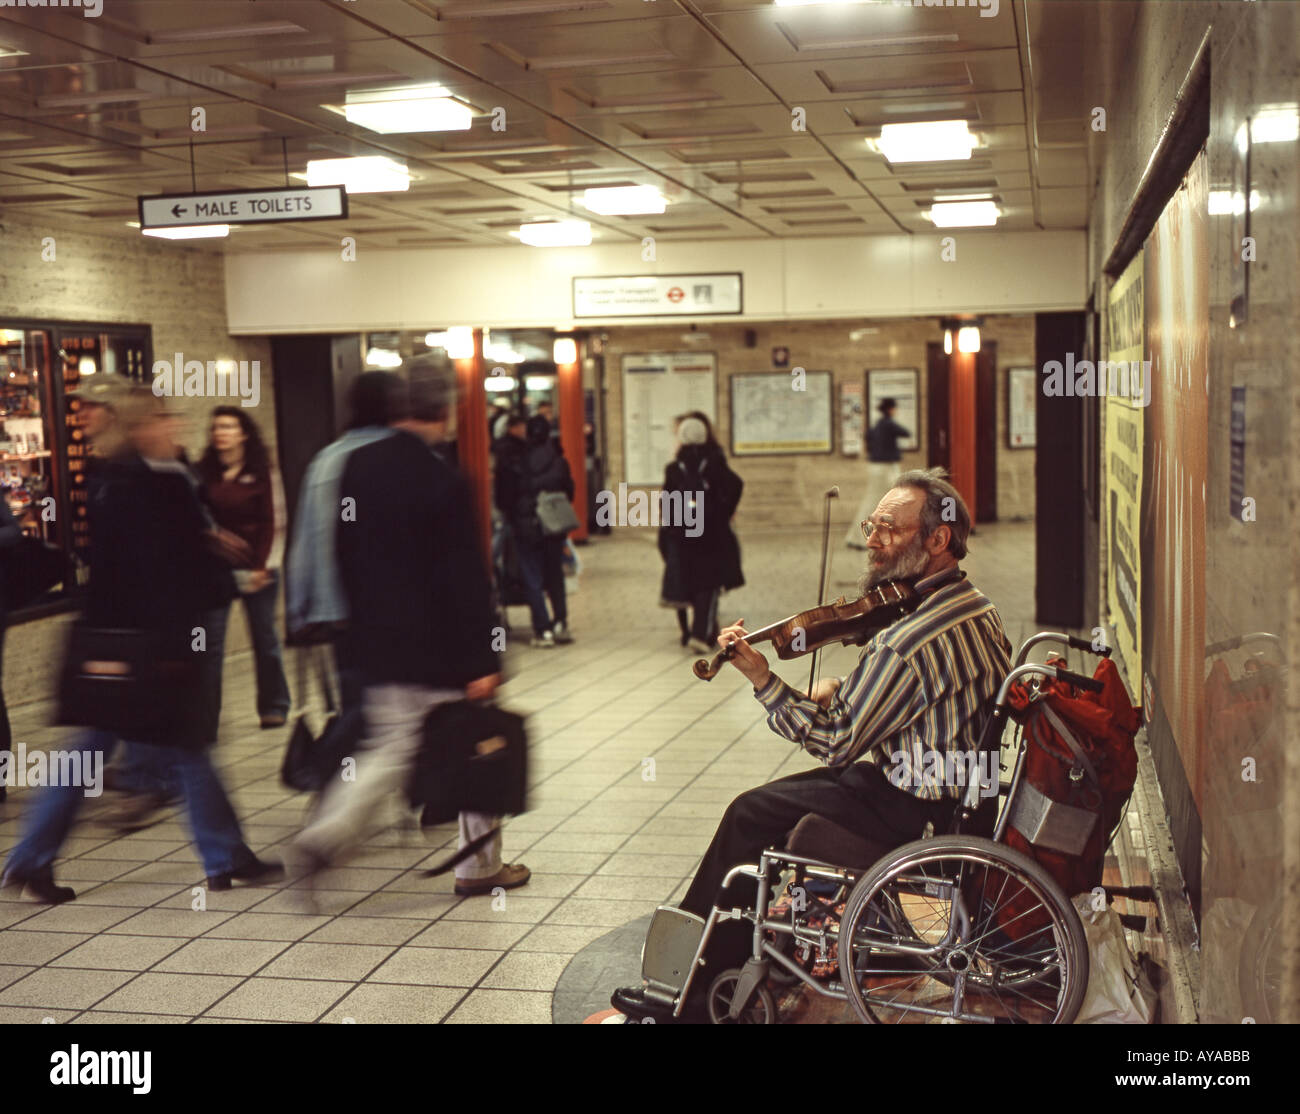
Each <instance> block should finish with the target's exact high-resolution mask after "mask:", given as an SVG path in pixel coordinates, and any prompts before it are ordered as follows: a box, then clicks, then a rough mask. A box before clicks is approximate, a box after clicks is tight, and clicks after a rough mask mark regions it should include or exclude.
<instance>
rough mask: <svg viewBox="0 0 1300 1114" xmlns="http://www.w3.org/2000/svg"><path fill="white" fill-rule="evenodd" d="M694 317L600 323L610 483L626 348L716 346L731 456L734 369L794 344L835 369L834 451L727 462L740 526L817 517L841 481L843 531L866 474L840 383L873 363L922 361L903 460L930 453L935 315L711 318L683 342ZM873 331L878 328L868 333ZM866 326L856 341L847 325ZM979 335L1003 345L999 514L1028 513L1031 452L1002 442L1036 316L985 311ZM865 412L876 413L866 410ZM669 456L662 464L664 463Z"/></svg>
mask: <svg viewBox="0 0 1300 1114" xmlns="http://www.w3.org/2000/svg"><path fill="white" fill-rule="evenodd" d="M748 329H753V331H754V332H755V334H756V343H755V346H754V347H753V348H748V347H746V345H745V332H746V331H747V330H748ZM688 330H689V326H688V325H661V326H653V327H644V326H630V327H626V328H617V327H612V326H611V327H609V328H607V329H604V330H602V331H603V332H605V333H606V334H607V335H608V337H609V340H608V342H607V344H606V346H605V389H606V394H605V420H606V422H607V431H606V449H607V452H608V458H609V461H608V469H607V482H608V483H610V484H611V485H617V484H618V483H619V482H620V481H622V480H623V479H624V478H625V475H624V440H623V373H622V366H623V365H622V358H623V355H624V354H625V353H637V352H681V351H696V352H712V353H714V354H715V355H716V357H717V367H718V375H717V395H716V398H715V413H716V414H717V423H716V425H717V434H718V439H719V440H720V441H721V442H722V444H723V447H724V448H726V449H727V450H728V454H729V455H730V447H731V413H730V412H731V387H730V379H731V377H732V376H733V375H737V374H740V373H744V372H756V371H769V372H770V371H773V370H781V369H774V368H773V367H772V364H771V353H772V349H773V348H774V347H777V346H784V347H787V348H789V349H790V366H791V367H796V366H798V367H803V368H806V369H807V370H809V371H826V370H829V371H831V372H832V375H833V378H834V395H833V397H834V400H835V406H836V412H835V418H834V421H833V428H834V431H835V451H834V452H833V453H823V454H800V455H790V456H752V457H750V456H743V457H739V458H737V459H734V460H732V461H731V463H732V466H733V467H734V468H735V469H736V471H737V472H738V473H739V474H740V475H741V476H742V477H743V479H744V480H745V496H744V499H743V500H742V501H741V505H740V510H739V511H738V512H737V514H736V527H737V529H738V530H742V531H743V530H744V529H745V528H746V527H753V528H760V529H767V528H772V527H778V526H781V525H782V524H785V523H796V522H797V523H801V524H803V523H809V522H820V521H821V515H822V495H823V493H824V492H825V491H826V489H827V488H829V487H830V486H831V485H832V484H839V486H840V491H841V493H842V498H840V499H839V500H838V501H837V502H836V503H835V504H833V513H834V515H835V519H834V521H835V522H836V523H837V524H838V525H839V527H840V529H843V528H844V527H845V526H847V524H848V522H849V519H850V517H852V515H853V513H854V511H855V510H856V508H857V505H858V500H859V499H860V498H861V490H860V489H861V486H862V482H863V478H864V476H865V471H866V469H865V466H864V464H863V461H864V459H865V457H862V456H859V457H857V458H853V457H848V456H845V455H843V453H842V452H841V447H840V433H839V416H838V406H839V401H838V400H839V385H840V384H841V383H857V384H863V383H864V374H863V373H864V372H865V371H866V370H867V369H869V368H913V367H914V368H916V370H917V373H918V382H919V392H920V407H921V422H920V426H921V428H920V439H921V443H920V448H919V449H918V450H917V451H916V452H912V453H906V454H904V457H903V460H902V462H901V464H900V469H902V468H921V467H925V465H926V461H927V459H928V452H929V440H928V438H929V430H928V429H927V428H926V425H927V423H926V420H925V399H926V397H927V394H926V392H927V376H926V344H927V342H932V341H939V340H942V337H943V334H942V332H941V331H940V330H939V327H938V322H937V320H936V319H934V318H929V317H924V318H901V319H883V320H872V321H870V322H866V321H863V320H862V319H855V320H851V321H825V322H781V323H778V324H753V325H726V324H722V325H719V324H710V325H708V326H706V327H705V328H703V329H702V330H701V331H702V332H706V333H707V334H708V337H709V339H708V340H707V341H706V342H703V343H687V342H684V341H683V340H682V334H683V333H684V332H687V331H688ZM866 330H874V331H866ZM855 331H864V332H865V335H862V336H861V338H860V339H859V340H853V339H851V338H850V333H851V332H855ZM982 335H983V338H984V339H985V340H987V341H990V342H996V343H997V346H998V348H997V360H998V374H997V385H998V402H997V423H998V430H997V446H998V447H997V469H998V504H997V505H998V518H999V519H1004V520H1005V519H1017V518H1031V517H1033V514H1034V457H1035V453H1034V452H1033V451H1031V450H1026V449H1008V448H1007V447H1006V442H1007V435H1006V421H1007V400H1006V393H1007V374H1006V373H1007V369H1008V368H1011V367H1033V366H1034V319H1033V317H1032V316H1030V315H1015V316H1009V315H1008V316H989V317H986V318H985V326H984V329H983V331H982ZM867 417H868V419H871V418H873V417H874V416H873V415H868V416H867ZM665 463H666V462H665Z"/></svg>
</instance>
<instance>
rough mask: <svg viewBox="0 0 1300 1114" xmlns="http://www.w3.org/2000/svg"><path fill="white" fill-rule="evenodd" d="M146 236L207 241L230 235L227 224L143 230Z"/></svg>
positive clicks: (189, 225)
mask: <svg viewBox="0 0 1300 1114" xmlns="http://www.w3.org/2000/svg"><path fill="white" fill-rule="evenodd" d="M142 231H143V232H144V234H145V235H146V236H157V237H158V238H159V239H160V240H209V239H217V238H219V237H221V236H229V235H230V225H228V224H186V225H178V226H177V227H175V228H145V229H142Z"/></svg>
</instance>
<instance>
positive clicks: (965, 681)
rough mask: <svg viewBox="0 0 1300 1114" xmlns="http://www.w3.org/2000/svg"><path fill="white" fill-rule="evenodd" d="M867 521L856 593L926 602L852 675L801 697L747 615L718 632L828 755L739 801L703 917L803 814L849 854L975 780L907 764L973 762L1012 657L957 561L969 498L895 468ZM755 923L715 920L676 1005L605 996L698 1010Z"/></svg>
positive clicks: (943, 809) (929, 822)
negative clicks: (736, 871) (877, 589)
mask: <svg viewBox="0 0 1300 1114" xmlns="http://www.w3.org/2000/svg"><path fill="white" fill-rule="evenodd" d="M862 525H863V531H864V532H865V533H866V535H867V549H868V552H867V567H866V570H865V572H864V574H863V576H862V579H861V581H860V582H859V588H860V591H861V593H863V594H865V592H866V591H867V590H868V589H870V588H872V587H874V586H875V585H877V584H879V583H881V582H883V581H886V580H898V579H908V580H912V581H913V582H914V586H915V588H916V590H917V592H918V594H919V595H920V596H921V602H920V604H919V606H917V607H916V609H915V610H914V611H912V613H911V614H909V615H906V616H905V617H903V618H902V619H900V620H899V621H897V622H896V623H895V624H894V625H893V626H890V627H887V628H886V629H884V630H882V631H880V632H879V633H877V634H876V635H875V636H874V637H872V638H871V640H870V641H869V642H868V643H867V645H866V647H865V648H864V650H863V652H862V655H861V657H860V659H859V661H858V664H857V666H856V667H855V668H854V669H853V670H852V671H851V672H850V673H849V674H848V675H847V676H845V677H844V678H842V679H833V678H828V679H825V680H822V681H820V682H818V684H817V686H816V687H815V689H814V691H813V692H812V693H811V694H807V695H805V694H803V693H801V692H796V691H795V690H794V689H792V688H791V687H790V686H789V685H787V684H786V683H785V682H784V681H782V680H781V679H780V678H779V677H777V676H775V675H774V674H773V673H772V671H771V670H770V669H769V668H768V663H767V660H766V659H765V658H764V657H763V655H762V654H761V653H759V652H758V651H757V650H755V649H754V648H753V647H751V646H750V645H749V644H748V643H745V642H741V641H738V640H739V639H741V638H742V637H743V636H744V635H745V633H746V632H745V629H744V627H743V626H742V625H741V624H742V623H743V620H742V621H741V622H740V623H736V624H734V625H732V626H729V627H727V628H726V629H724V630H723V631H722V633H721V634H720V635H719V638H718V644H719V646H726V645H728V644H729V643H732V642H736V646H735V656H734V657H733V658H732V659H731V661H732V664H733V665H735V667H736V668H737V669H738V670H740V672H741V673H742V674H743V675H744V676H745V677H746V678H747V679H748V680H749V681H750V682H751V683H752V684H753V686H754V696H755V698H756V699H757V700H758V701H759V703H761V704H762V705H763V707H764V708H765V709H766V710H767V713H768V717H767V722H768V726H770V727H771V728H772V730H773V731H775V732H776V733H777V734H779V735H782V736H784V737H785V738H786V739H789V740H790V741H791V742H795V743H798V744H799V745H800V746H802V747H803V748H804V749H805V750H807V751H808V752H809V753H810V754H812V755H814V756H816V757H817V758H818V759H820V760H821V762H822V763H823V764H824V768H822V769H817V770H810V771H807V772H805V773H800V774H793V775H791V776H789V777H784V778H779V779H778V780H776V781H773V782H770V783H768V784H767V785H762V786H759V787H758V788H756V789H751V790H749V791H748V792H746V793H742V794H741V795H740V796H739V797H737V798H736V799H735V800H734V801H732V802H731V804H730V805H729V806H728V808H727V810H726V813H725V814H724V815H723V817H722V822H721V823H720V824H719V825H718V830H717V832H716V833H715V835H714V837H713V841H712V842H711V843H710V844H709V848H708V850H707V851H706V852H705V854H704V858H703V860H702V861H701V863H700V866H699V869H698V871H697V873H696V875H695V879H694V881H693V883H692V884H691V887H690V889H689V890H688V892H687V894H686V897H685V898H684V899H683V901H682V903H681V909H682V910H684V911H685V912H686V913H692V914H695V915H697V916H699V917H702V918H703V917H707V916H708V914H709V912H710V910H711V909H712V908H713V906H714V905H715V903H716V904H717V905H718V906H719V907H731V906H739V907H740V908H742V909H743V908H746V907H748V906H752V905H753V904H754V901H755V895H756V893H757V883H756V882H755V881H754V880H752V879H750V878H743V877H742V878H738V879H735V880H733V882H732V883H731V885H730V886H729V887H728V888H727V889H725V890H724V889H723V881H724V878H725V877H726V875H727V874H728V872H729V871H731V869H732V868H733V867H736V866H737V865H739V864H743V863H757V862H758V861H759V857H760V854H761V853H762V852H763V850H764V849H765V848H768V847H771V846H773V845H775V846H778V847H780V846H784V845H785V843H786V839H787V836H788V835H789V833H790V832H791V830H792V829H794V828H795V827H796V825H799V822H800V820H802V819H803V818H804V817H805V816H807V815H809V814H815V816H816V817H818V818H822V819H824V820H825V821H829V822H830V823H831V824H833V825H836V826H838V829H844V830H845V832H847V833H851V834H852V836H855V837H859V839H860V841H861V842H859V843H857V844H856V846H854V847H853V852H851V853H856V854H857V856H858V857H862V856H863V855H865V854H868V853H874V854H876V855H879V854H884V853H886V852H887V851H889V850H891V849H893V848H895V847H899V846H901V845H903V844H905V843H908V842H911V841H912V840H916V839H920V838H921V837H922V835H923V834H925V833H926V830H927V828H929V829H930V830H932V831H933V832H936V833H943V832H946V831H948V830H949V828H950V826H951V824H952V822H953V819H954V816H955V813H956V810H957V808H958V807H959V805H960V803H961V797H962V795H963V794H964V793H965V791H966V789H965V786H964V785H963V784H946V783H945V782H946V781H948V780H949V779H944V778H933V777H919V776H915V777H914V776H912V775H911V773H910V771H921V770H925V769H930V770H934V769H936V768H937V769H939V770H952V769H954V763H956V764H957V766H960V767H961V768H962V769H965V768H966V765H965V762H964V761H963V760H964V759H965V758H966V756H967V754H968V753H969V752H973V751H975V750H976V749H977V747H978V745H979V736H980V729H981V727H982V724H983V718H984V714H985V712H986V710H987V708H988V707H989V706H990V704H991V703H992V701H993V698H994V696H995V694H996V692H997V689H998V686H999V684H1000V683H1001V682H1002V679H1003V678H1004V677H1005V676H1006V675H1007V672H1008V670H1009V669H1010V667H1011V644H1010V643H1009V642H1008V640H1007V636H1006V632H1005V631H1004V630H1003V627H1002V620H1001V619H1000V618H999V617H998V613H997V610H996V609H995V608H994V606H993V604H992V603H990V602H989V600H988V599H987V598H986V597H985V596H984V595H983V594H982V593H980V592H979V591H978V590H977V589H976V588H974V587H973V586H972V585H971V584H970V583H969V582H968V581H967V580H966V574H965V573H964V572H963V571H962V570H961V568H960V567H959V565H958V562H959V561H960V560H961V558H963V557H964V556H965V555H966V539H967V537H968V536H969V534H970V526H971V519H970V512H969V510H968V509H967V507H966V504H965V502H964V501H963V500H962V497H961V496H960V495H959V494H958V492H957V490H956V488H954V487H953V486H952V485H951V484H950V483H949V482H948V481H947V480H946V479H945V478H944V472H943V471H942V470H941V469H931V470H928V471H920V470H917V471H911V472H905V473H903V474H902V475H900V476H899V477H898V479H897V480H896V481H895V483H894V486H893V487H892V488H891V489H890V491H888V492H887V493H886V494H885V496H884V498H882V499H881V501H880V503H879V504H878V505H877V507H876V510H875V513H874V514H873V515H872V516H871V518H869V519H868V520H867V521H866V522H864V523H863V524H862ZM900 755H901V757H900ZM876 756H883V758H880V763H879V764H878V763H877V762H874V761H870V760H869V758H871V757H876ZM895 762H896V763H897V765H898V766H900V767H906V771H908V772H907V773H906V774H905V776H899V771H898V770H892V771H891V766H890V765H886V763H895ZM891 772H892V774H893V776H892V777H891ZM962 780H963V781H964V778H963V779H962ZM986 811H988V810H984V809H981V810H980V812H981V813H984V812H986ZM979 819H980V820H983V819H985V817H983V816H980V817H979ZM989 819H991V816H990V817H989ZM980 826H981V827H982V826H983V825H982V824H981V825H980ZM838 829H837V828H831V829H829V830H830V831H831V832H832V833H834V832H836V831H837V830H838ZM972 830H973V831H978V828H972ZM989 830H991V824H990V825H989ZM841 834H843V833H841ZM868 849H870V852H869V851H868ZM846 865H848V864H846ZM852 865H861V866H869V865H870V863H869V862H865V863H861V864H858V863H854V864H852ZM753 937H754V928H753V925H752V923H750V922H748V921H745V920H740V921H731V920H729V921H724V922H720V923H718V924H717V925H716V926H715V928H714V931H713V934H712V935H711V936H710V937H709V940H708V945H707V947H706V949H705V952H704V956H703V959H704V965H705V967H706V968H707V970H705V971H702V972H699V974H700V975H701V976H702V977H696V978H693V979H692V981H691V984H690V990H689V996H688V1000H687V1002H686V1003H685V1004H684V1006H683V1008H682V1009H681V1011H680V1012H679V1014H678V1015H677V1016H676V1017H674V1015H673V1009H672V1007H671V1006H665V1005H664V1004H663V1003H662V1002H661V1001H660V1000H659V999H658V998H655V997H650V996H648V995H647V994H646V993H645V988H644V987H623V988H620V989H618V990H616V991H615V992H614V994H613V997H612V998H611V1001H612V1003H613V1005H614V1006H615V1007H616V1008H618V1009H619V1010H621V1011H622V1012H623V1013H625V1014H627V1015H628V1016H629V1017H631V1018H634V1019H645V1018H651V1019H653V1020H656V1021H670V1020H684V1021H699V1020H702V1019H703V992H704V990H705V988H707V987H708V986H709V982H710V979H712V978H713V977H714V975H715V974H716V973H717V972H720V971H723V970H725V969H727V968H729V967H736V966H739V965H740V964H742V963H744V961H745V959H746V957H747V956H748V955H749V954H750V951H751V949H752V946H753V945H752V941H753Z"/></svg>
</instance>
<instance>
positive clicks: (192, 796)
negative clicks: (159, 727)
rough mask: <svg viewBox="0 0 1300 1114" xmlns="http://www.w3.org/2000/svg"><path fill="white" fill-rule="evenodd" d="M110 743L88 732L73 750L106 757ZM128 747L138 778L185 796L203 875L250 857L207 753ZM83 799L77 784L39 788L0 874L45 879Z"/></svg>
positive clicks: (108, 738) (146, 745)
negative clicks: (19, 836) (140, 776)
mask: <svg viewBox="0 0 1300 1114" xmlns="http://www.w3.org/2000/svg"><path fill="white" fill-rule="evenodd" d="M115 742H116V739H115V738H114V737H113V736H112V735H110V734H109V733H108V732H106V731H96V730H88V731H84V732H83V733H82V734H81V737H80V738H79V739H78V740H77V741H76V743H75V745H74V747H73V749H76V750H80V751H92V752H93V751H99V752H101V753H102V754H103V755H104V758H105V759H107V757H108V755H109V753H110V752H111V751H112V749H113V745H114V743H115ZM131 748H132V751H133V758H134V760H135V763H136V769H137V770H138V771H139V772H140V774H141V775H142V777H149V778H150V779H156V781H157V783H159V784H162V785H164V786H167V787H174V788H176V789H178V790H179V792H180V793H181V794H182V795H183V796H184V798H185V811H186V814H187V815H188V817H189V821H190V829H191V830H192V831H193V833H194V842H195V844H196V845H197V846H198V850H199V857H200V858H201V859H202V860H203V871H204V873H205V874H208V875H213V874H222V873H224V872H225V871H228V870H234V869H235V868H236V867H240V866H244V865H246V864H247V863H249V862H250V861H251V860H252V859H253V858H254V856H253V852H252V851H251V850H250V849H249V847H248V845H247V844H246V843H245V842H244V836H243V833H242V832H241V831H240V828H239V819H238V818H237V817H236V816H235V810H234V809H233V808H231V807H230V800H229V799H228V798H227V797H226V791H225V789H223V788H222V785H221V782H220V781H219V780H218V779H217V774H216V771H215V770H214V769H213V768H212V763H211V762H210V761H209V760H208V752H207V751H206V750H196V751H188V750H180V749H177V748H173V747H165V746H157V745H156V744H153V743H134V742H133V743H132V744H131ZM84 799H85V790H84V789H83V788H82V787H81V786H77V785H56V786H47V787H46V788H44V789H42V790H41V792H40V793H39V794H38V795H37V797H36V803H35V805H34V807H33V808H32V810H31V811H30V812H28V813H27V815H26V816H25V817H24V818H23V820H24V822H23V837H22V839H21V840H20V841H19V842H18V845H17V846H16V847H14V849H13V850H12V851H11V852H10V853H9V861H8V862H7V863H5V873H6V874H12V875H13V876H15V877H19V878H27V877H40V876H42V875H48V874H49V873H50V871H51V868H52V867H53V865H54V860H55V858H56V857H57V856H58V853H59V848H60V847H62V846H63V842H64V840H66V839H67V838H68V832H69V831H70V830H71V828H72V825H73V823H74V822H75V821H76V819H77V813H78V812H79V811H80V810H81V802H82V801H83V800H84Z"/></svg>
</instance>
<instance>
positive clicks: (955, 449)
mask: <svg viewBox="0 0 1300 1114" xmlns="http://www.w3.org/2000/svg"><path fill="white" fill-rule="evenodd" d="M948 368H949V374H948V444H949V451H948V471H949V472H950V473H951V476H952V486H953V487H955V488H956V489H957V490H958V492H960V493H961V497H962V498H963V499H965V500H966V506H967V507H969V508H970V513H971V519H972V521H973V520H974V518H975V354H974V353H973V352H954V353H953V354H952V357H951V358H950V360H949V363H948Z"/></svg>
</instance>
